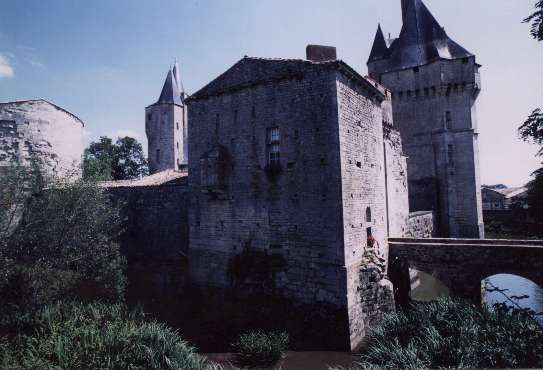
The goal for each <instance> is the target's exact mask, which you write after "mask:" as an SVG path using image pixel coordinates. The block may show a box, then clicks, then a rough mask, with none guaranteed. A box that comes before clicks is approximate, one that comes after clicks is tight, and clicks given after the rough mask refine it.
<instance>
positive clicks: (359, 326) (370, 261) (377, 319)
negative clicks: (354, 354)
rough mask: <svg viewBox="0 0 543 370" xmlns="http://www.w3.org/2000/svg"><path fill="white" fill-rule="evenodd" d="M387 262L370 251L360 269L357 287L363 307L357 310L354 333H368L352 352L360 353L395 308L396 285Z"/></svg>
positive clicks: (357, 306) (356, 308)
mask: <svg viewBox="0 0 543 370" xmlns="http://www.w3.org/2000/svg"><path fill="white" fill-rule="evenodd" d="M386 268H387V262H386V260H385V259H384V258H380V257H379V255H376V254H374V253H372V252H371V251H370V253H366V254H365V256H364V259H363V262H362V264H361V268H360V269H359V272H358V273H359V279H358V283H357V287H356V291H357V295H358V299H359V301H360V304H358V305H356V307H354V308H353V311H352V313H351V314H352V315H354V316H355V317H357V318H358V319H357V320H351V322H350V325H351V332H354V333H364V334H365V335H362V336H361V337H360V338H359V340H358V341H357V342H356V346H354V347H352V350H359V349H362V348H363V347H365V345H366V344H367V341H366V334H367V333H368V331H369V330H371V328H375V327H376V326H378V325H379V324H380V323H381V321H382V319H383V317H384V315H385V314H387V313H389V312H393V311H394V309H395V303H394V291H393V287H392V283H391V282H390V280H388V278H387V275H386Z"/></svg>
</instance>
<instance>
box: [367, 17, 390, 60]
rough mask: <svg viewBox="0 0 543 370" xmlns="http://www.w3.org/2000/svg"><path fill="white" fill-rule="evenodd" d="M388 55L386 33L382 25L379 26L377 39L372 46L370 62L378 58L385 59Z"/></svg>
mask: <svg viewBox="0 0 543 370" xmlns="http://www.w3.org/2000/svg"><path fill="white" fill-rule="evenodd" d="M387 56H388V46H387V43H386V41H385V35H383V30H382V29H381V25H380V24H379V26H377V33H376V34H375V40H374V41H373V47H372V48H371V53H370V58H369V59H368V62H374V61H376V60H381V59H384V58H386V57H387Z"/></svg>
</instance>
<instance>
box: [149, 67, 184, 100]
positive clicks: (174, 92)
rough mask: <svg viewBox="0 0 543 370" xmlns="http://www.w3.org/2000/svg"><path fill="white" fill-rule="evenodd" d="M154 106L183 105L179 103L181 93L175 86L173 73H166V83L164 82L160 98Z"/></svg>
mask: <svg viewBox="0 0 543 370" xmlns="http://www.w3.org/2000/svg"><path fill="white" fill-rule="evenodd" d="M155 104H178V105H183V102H182V101H181V92H180V91H179V87H178V86H177V82H176V79H175V77H174V72H173V71H172V70H171V69H170V70H169V71H168V75H167V76H166V81H164V86H163V87H162V92H161V93H160V97H159V98H158V101H157V102H156V103H155Z"/></svg>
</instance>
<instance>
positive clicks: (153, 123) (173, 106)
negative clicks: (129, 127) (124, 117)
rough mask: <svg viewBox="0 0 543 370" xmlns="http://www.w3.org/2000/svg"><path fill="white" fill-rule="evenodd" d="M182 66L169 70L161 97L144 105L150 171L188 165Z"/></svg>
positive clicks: (174, 168)
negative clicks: (181, 77) (180, 72)
mask: <svg viewBox="0 0 543 370" xmlns="http://www.w3.org/2000/svg"><path fill="white" fill-rule="evenodd" d="M184 100H185V93H184V91H183V86H182V84H181V80H180V78H179V67H178V65H177V63H175V64H174V67H173V69H170V70H169V71H168V75H167V76H166V81H164V86H163V87H162V92H161V93H160V97H159V98H158V101H157V102H156V103H154V104H152V105H150V106H148V107H147V108H145V133H146V134H147V142H148V157H149V170H150V173H151V174H153V173H157V172H160V171H164V170H169V169H173V170H180V169H185V168H186V167H187V163H188V156H187V154H188V153H187V149H188V147H187V129H188V127H187V111H186V106H185V102H184Z"/></svg>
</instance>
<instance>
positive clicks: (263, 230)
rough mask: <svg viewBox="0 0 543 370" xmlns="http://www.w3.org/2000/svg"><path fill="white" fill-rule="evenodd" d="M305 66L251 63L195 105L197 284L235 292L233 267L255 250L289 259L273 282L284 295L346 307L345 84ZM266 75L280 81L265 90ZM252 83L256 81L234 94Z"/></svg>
mask: <svg viewBox="0 0 543 370" xmlns="http://www.w3.org/2000/svg"><path fill="white" fill-rule="evenodd" d="M264 64H265V67H261V65H264ZM300 64H301V63H300V62H292V63H291V62H270V61H266V60H263V61H261V60H247V59H244V60H242V61H241V62H239V63H238V64H237V65H236V66H234V67H233V68H232V70H231V71H229V72H227V73H225V74H223V75H221V77H220V78H219V79H218V80H217V81H214V82H212V83H211V84H210V85H209V86H213V87H214V88H215V89H216V90H218V91H220V90H221V88H222V87H220V86H219V87H217V85H220V83H221V81H226V82H225V84H224V86H223V87H224V90H225V92H224V93H217V94H214V95H213V96H209V97H205V98H201V99H197V100H192V101H190V102H189V103H188V104H189V122H191V125H190V127H189V137H190V141H189V158H191V160H190V163H189V173H190V176H189V183H190V187H191V192H192V194H194V204H193V205H192V206H191V217H190V243H191V245H190V251H189V253H190V258H189V259H190V270H191V279H192V281H193V282H194V283H196V284H201V285H208V284H209V285H213V286H216V287H223V288H229V287H230V286H231V281H230V279H229V271H228V265H229V261H232V259H233V258H235V257H236V256H238V255H240V254H241V253H242V252H243V251H244V249H246V248H252V249H256V250H258V251H263V252H264V253H267V254H268V255H270V256H271V255H277V256H282V257H284V259H285V260H286V261H287V265H286V266H284V268H283V269H282V270H281V271H276V272H274V274H273V276H272V280H273V281H272V284H271V285H273V288H274V289H276V290H277V291H279V292H281V294H284V295H286V296H290V297H293V298H296V299H297V300H298V301H301V302H306V303H311V304H318V303H323V304H331V305H335V306H339V307H341V306H345V305H346V293H345V270H344V268H343V266H344V264H343V237H342V229H343V224H342V208H341V204H342V202H341V194H342V189H341V177H340V170H339V169H340V157H339V150H338V147H339V135H338V125H337V117H338V111H337V96H336V78H335V73H334V71H333V70H328V69H323V68H322V67H320V66H313V67H311V66H307V64H301V66H302V67H303V68H302V69H300ZM306 67H307V68H306ZM263 71H265V72H266V73H265V78H266V79H269V78H273V80H272V81H269V82H263V83H256V82H255V81H258V77H259V73H262V72H263ZM244 79H247V80H253V81H252V82H251V83H250V84H249V82H247V87H245V88H238V89H234V88H231V87H232V86H236V84H238V81H241V80H244ZM196 96H198V93H197V94H196ZM271 128H277V129H278V130H279V136H280V139H279V146H280V166H279V167H273V166H270V165H269V162H268V155H269V153H268V150H269V145H268V141H267V140H268V138H267V137H268V133H269V131H268V130H269V129H271ZM353 166H355V164H353ZM204 170H205V171H204ZM230 272H231V271H230Z"/></svg>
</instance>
